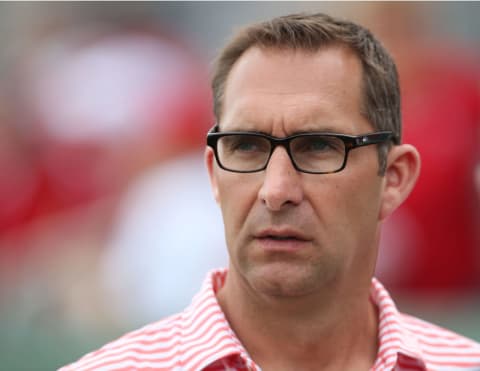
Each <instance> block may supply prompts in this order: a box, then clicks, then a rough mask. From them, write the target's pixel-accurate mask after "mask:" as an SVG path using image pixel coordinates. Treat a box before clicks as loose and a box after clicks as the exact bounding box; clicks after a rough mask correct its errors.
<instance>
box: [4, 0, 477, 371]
mask: <svg viewBox="0 0 480 371" xmlns="http://www.w3.org/2000/svg"><path fill="white" fill-rule="evenodd" d="M300 11H323V12H327V13H330V14H332V15H337V16H342V17H347V18H351V19H354V20H356V21H359V22H361V23H363V24H364V25H366V26H368V27H369V28H371V29H372V30H373V31H374V32H376V33H377V34H378V36H379V38H380V39H381V40H382V41H383V42H384V44H385V45H386V46H387V48H388V49H389V50H390V51H391V53H392V54H393V56H394V58H395V59H396V60H397V62H398V66H399V70H400V75H401V84H402V93H403V108H402V109H403V112H402V114H403V119H404V141H406V142H410V143H413V144H415V145H416V146H417V147H418V149H419V151H420V153H421V155H422V159H423V169H422V175H421V177H420V180H419V183H418V186H417V188H416V189H415V191H414V192H413V194H412V195H411V197H410V198H409V199H408V201H407V202H406V203H405V205H403V206H402V207H401V208H400V209H399V210H398V211H397V212H396V213H395V215H393V216H392V217H391V218H390V220H388V221H387V222H386V225H385V230H384V233H383V236H382V247H381V251H380V256H379V264H378V270H377V275H378V276H379V277H380V278H381V279H382V280H383V282H384V283H385V285H386V286H387V287H388V288H389V289H391V291H392V293H393V295H394V296H395V297H396V298H397V299H398V304H399V307H400V309H401V310H403V311H405V312H409V313H414V314H417V315H419V316H421V317H423V318H425V319H428V320H430V321H433V322H435V323H438V324H440V325H443V326H447V327H449V328H452V329H454V330H456V331H459V332H460V333H462V334H465V335H467V336H470V337H473V338H475V339H477V340H479V341H480V239H479V231H480V207H479V203H480V171H479V169H480V167H479V164H480V48H479V46H480V42H479V40H480V25H479V23H478V19H479V18H480V3H443V2H442V3H418V2H415V3H412V2H408V3H382V2H371V3H362V2H355V3H349V2H340V3H334V2H331V3H317V2H308V3H303V2H278V3H277V2H265V3H257V2H241V3H235V2H232V3H223V2H215V3H202V2H189V3H151V2H147V3H127V2H122V3H115V2H108V3H93V2H90V3H75V2H74V3H8V2H7V3H0V45H1V46H2V47H1V49H0V359H1V360H2V362H1V363H2V364H1V365H0V369H1V370H8V371H10V370H52V369H55V368H57V367H59V366H61V365H63V364H65V363H69V362H71V361H73V360H75V359H77V358H79V357H80V356H81V355H83V354H84V353H86V352H88V351H90V350H93V349H94V348H97V347H99V346H100V345H102V344H104V343H105V342H107V341H109V340H113V339H114V338H117V337H119V336H120V335H122V334H123V333H124V332H126V331H130V330H132V329H134V328H136V327H138V326H141V325H144V324H146V323H148V322H151V321H155V320H158V319H160V318H162V317H164V316H166V315H168V314H172V313H174V312H176V311H179V310H181V309H182V308H183V307H184V306H186V305H187V304H188V303H189V301H190V298H191V296H192V295H193V294H194V293H195V292H196V291H197V290H198V289H199V287H200V285H201V282H202V280H203V278H204V276H205V274H206V272H207V271H208V270H209V269H211V268H214V267H219V266H224V265H226V264H227V255H226V251H225V247H224V240H223V226H222V222H221V217H220V213H219V210H218V209H217V207H216V205H215V203H214V201H213V197H212V195H211V193H210V189H209V184H208V179H207V175H206V170H205V169H204V165H203V158H202V155H203V148H204V143H205V140H204V138H205V134H206V132H207V130H208V129H209V127H210V126H211V125H212V120H213V119H212V114H211V112H210V108H211V98H210V91H209V82H208V74H209V70H210V67H211V63H212V61H213V58H214V56H215V54H216V52H217V51H218V50H219V49H220V48H221V46H222V45H223V44H224V42H225V41H226V40H227V39H228V37H229V35H231V34H232V32H233V31H234V30H236V29H238V28H239V27H241V26H242V25H244V24H246V23H250V22H253V21H260V20H263V19H267V18H269V17H272V16H275V15H281V14H287V13H291V12H300Z"/></svg>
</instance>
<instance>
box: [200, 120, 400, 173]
mask: <svg viewBox="0 0 480 371" xmlns="http://www.w3.org/2000/svg"><path fill="white" fill-rule="evenodd" d="M218 130H219V129H218V125H215V126H214V127H213V128H212V129H210V131H209V132H208V134H207V145H208V146H210V147H212V149H213V152H214V154H215V158H216V160H217V163H218V165H219V166H220V167H221V168H222V169H224V170H228V171H233V172H236V173H254V172H257V171H262V170H264V169H266V167H267V165H268V161H269V160H270V157H271V156H272V153H273V151H274V150H275V148H276V147H277V146H282V147H284V148H285V149H286V151H287V153H288V156H289V157H290V160H291V161H292V164H293V166H294V168H295V169H296V170H298V171H301V172H304V173H311V174H329V173H336V172H339V171H341V170H343V169H344V168H345V165H346V163H347V158H348V153H349V152H350V150H352V149H354V148H357V147H363V146H368V145H371V144H379V143H385V142H387V141H389V140H393V141H394V142H395V143H396V142H397V140H396V137H395V136H394V134H393V133H392V132H391V131H380V132H376V133H369V134H364V135H344V134H337V133H315V132H310V133H301V134H295V135H291V136H288V137H284V138H277V137H273V136H270V135H267V134H263V133H257V132H249V131H232V132H218Z"/></svg>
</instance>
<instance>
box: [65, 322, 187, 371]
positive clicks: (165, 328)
mask: <svg viewBox="0 0 480 371" xmlns="http://www.w3.org/2000/svg"><path fill="white" fill-rule="evenodd" d="M181 318H182V314H181V313H179V314H176V315H173V316H170V317H167V318H165V319H163V320H161V321H158V322H155V323H151V324H149V325H147V326H145V327H143V328H140V329H138V330H135V331H132V332H129V333H127V334H125V335H123V336H122V337H120V338H119V339H117V340H114V341H112V342H110V343H108V344H106V345H104V346H103V347H101V348H100V349H98V350H95V351H93V352H91V353H88V354H87V355H85V356H83V357H82V358H80V359H79V360H78V361H77V362H75V363H72V364H70V365H68V366H65V367H63V368H61V369H60V370H59V371H70V370H76V371H79V370H97V369H106V368H108V369H109V370H127V369H130V370H131V369H133V368H136V367H138V366H139V364H141V367H147V368H153V369H158V370H172V369H175V365H176V363H177V358H178V349H177V347H176V344H178V343H179V341H180V337H181V328H182V321H181Z"/></svg>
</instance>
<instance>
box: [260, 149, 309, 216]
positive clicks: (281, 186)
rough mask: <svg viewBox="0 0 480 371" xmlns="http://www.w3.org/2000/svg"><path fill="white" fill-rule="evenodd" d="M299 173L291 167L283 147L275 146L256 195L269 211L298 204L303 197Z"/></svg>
mask: <svg viewBox="0 0 480 371" xmlns="http://www.w3.org/2000/svg"><path fill="white" fill-rule="evenodd" d="M300 177H301V175H300V173H299V172H298V171H297V170H296V169H295V168H294V167H293V164H292V161H291V160H290V157H289V156H288V153H287V151H286V149H285V148H282V147H277V148H276V149H275V150H274V151H273V153H272V156H271V157H270V161H269V162H268V165H267V168H266V169H265V178H264V180H263V184H262V186H261V188H260V190H259V193H258V197H259V199H260V201H262V202H263V203H264V204H265V205H266V207H267V208H268V209H269V210H271V211H279V210H281V209H282V208H283V207H285V206H286V205H298V204H299V203H300V202H301V201H302V199H303V189H302V185H301V179H300Z"/></svg>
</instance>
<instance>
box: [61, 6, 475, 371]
mask: <svg viewBox="0 0 480 371" xmlns="http://www.w3.org/2000/svg"><path fill="white" fill-rule="evenodd" d="M212 86H213V94H214V104H215V106H214V110H215V115H216V119H217V124H216V125H215V126H214V128H213V129H212V130H211V131H210V133H209V134H208V139H207V141H208V147H207V149H206V152H205V160H206V165H207V168H208V173H209V176H210V180H211V185H212V189H213V193H214V196H215V199H216V201H217V202H218V204H219V205H220V208H221V210H222V215H223V219H224V225H225V236H226V242H227V247H228V252H229V256H230V264H229V269H228V271H227V270H219V271H215V272H212V273H211V274H210V275H209V277H208V278H207V280H206V281H205V283H204V286H203V288H202V291H201V292H200V293H199V294H198V295H197V296H196V297H195V298H194V299H193V301H192V304H191V306H190V307H189V308H187V309H186V310H185V311H184V312H182V313H180V314H178V315H174V316H172V317H169V318H167V319H164V320H162V321H159V322H157V323H154V324H151V325H148V326H146V327H145V328H143V329H140V330H137V331H136V332H132V333H130V334H128V335H126V336H124V337H122V338H121V339H119V340H117V341H115V342H113V343H110V344H108V345H106V346H105V347H103V348H101V349H100V350H98V351H96V352H94V353H91V354H89V355H87V356H85V357H84V358H82V359H81V360H80V361H78V362H77V363H74V364H73V365H71V366H68V367H66V368H65V370H91V369H102V370H103V369H105V370H120V369H160V370H208V371H211V370H263V371H266V370H275V371H281V370H354V371H361V370H454V369H455V370H478V369H480V345H479V344H477V343H475V342H474V341H472V340H468V339H465V338H463V337H461V336H459V335H456V334H453V333H451V332H449V331H447V330H443V329H440V328H438V327H436V326H434V325H432V324H429V323H426V322H423V321H421V320H418V319H415V318H413V317H410V316H406V315H403V314H400V313H399V312H398V311H397V309H396V308H395V305H394V303H393V301H392V299H391V298H390V297H389V295H388V293H387V291H386V290H385V289H384V288H383V286H382V285H381V284H380V283H379V282H378V281H377V280H375V279H374V278H372V276H373V271H374V267H375V259H376V256H377V248H378V241H379V235H380V226H381V223H382V221H383V220H384V219H385V218H386V217H387V216H388V215H390V214H391V213H392V212H393V211H394V210H395V209H396V208H397V207H398V206H399V205H400V204H401V203H402V202H403V201H404V200H405V198H406V197H407V196H408V194H409V193H410V191H411V190H412V188H413V186H414V183H415V181H416V179H417V177H418V174H419V169H420V159H419V155H418V153H417V151H416V149H415V148H414V147H412V146H410V145H408V144H400V136H401V125H400V113H399V112H400V103H399V88H398V82H397V73H396V69H395V65H394V63H393V61H392V60H391V58H390V57H389V55H388V54H387V52H386V51H385V50H384V49H383V48H382V46H381V45H380V44H379V43H378V42H377V41H376V40H375V39H374V38H373V36H372V35H371V34H370V33H369V32H368V31H367V30H365V29H363V28H362V27H359V26H357V25H355V24H353V23H350V22H346V21H342V20H338V19H334V18H331V17H328V16H326V15H323V14H312V15H291V16H286V17H280V18H276V19H274V20H272V21H269V22H265V23H261V24H258V25H253V26H250V27H248V28H247V29H245V30H243V31H242V32H240V33H239V34H238V35H237V36H236V37H235V38H234V39H233V40H232V41H231V42H230V43H229V44H228V45H227V47H226V48H225V49H224V50H223V52H222V54H221V55H220V57H219V59H218V63H217V67H216V70H215V74H214V77H213V83H212ZM193 248H194V247H193Z"/></svg>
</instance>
